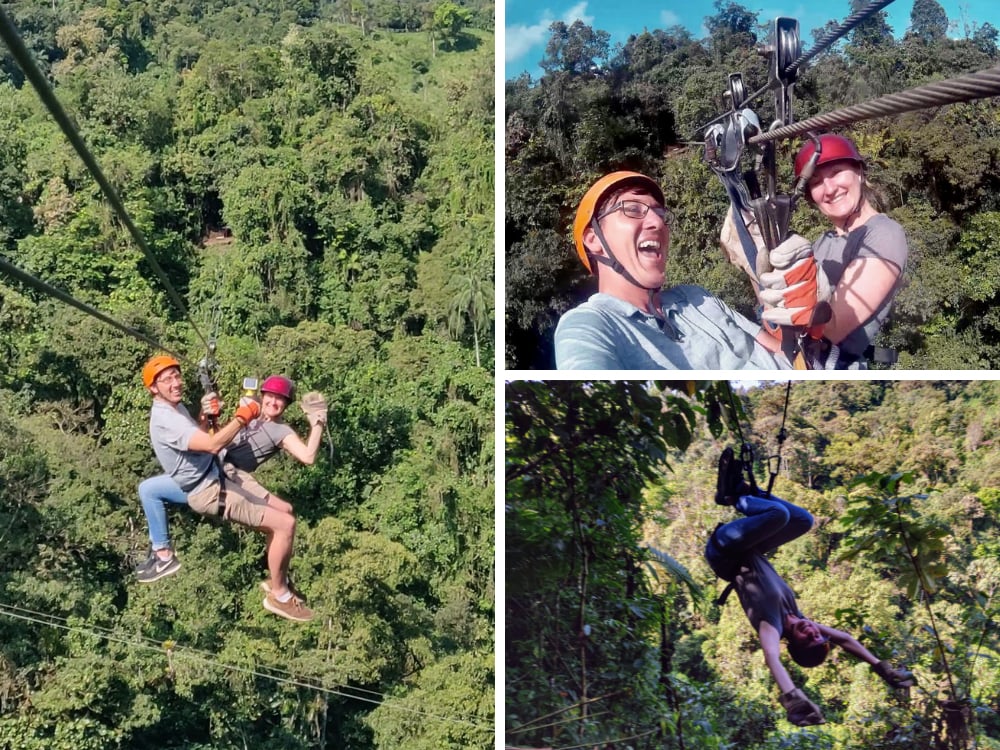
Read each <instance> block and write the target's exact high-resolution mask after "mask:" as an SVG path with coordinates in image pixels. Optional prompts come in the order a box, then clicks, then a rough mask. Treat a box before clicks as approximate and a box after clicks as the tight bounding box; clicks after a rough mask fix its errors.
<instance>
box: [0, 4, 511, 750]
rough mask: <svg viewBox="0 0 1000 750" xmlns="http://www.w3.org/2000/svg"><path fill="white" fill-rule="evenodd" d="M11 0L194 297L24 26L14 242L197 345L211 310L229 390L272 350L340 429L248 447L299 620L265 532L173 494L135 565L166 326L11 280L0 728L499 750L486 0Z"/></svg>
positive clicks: (14, 138) (1, 144)
mask: <svg viewBox="0 0 1000 750" xmlns="http://www.w3.org/2000/svg"><path fill="white" fill-rule="evenodd" d="M5 12H6V13H8V14H9V15H10V17H11V19H12V20H13V22H14V24H15V25H16V27H17V30H18V31H19V32H20V35H21V37H22V38H23V40H24V43H25V45H26V47H27V49H28V50H29V52H30V54H31V57H32V58H33V59H34V60H35V62H36V63H37V64H38V65H39V66H40V68H41V69H42V72H43V74H44V76H45V78H46V80H47V81H48V82H49V83H50V85H51V86H52V87H53V89H54V91H55V95H56V97H57V98H58V99H59V101H60V102H61V103H62V105H63V107H65V109H66V110H67V111H68V113H69V115H70V117H71V118H72V119H73V121H74V122H75V123H76V125H77V127H78V129H79V131H80V133H81V135H82V136H83V139H84V140H85V141H86V143H87V145H88V147H89V148H90V150H91V151H92V152H93V154H94V156H95V157H96V159H97V161H98V162H99V163H100V165H101V167H102V169H103V171H104V173H105V174H106V175H107V177H108V179H109V181H110V182H111V183H112V184H113V185H114V187H115V189H116V191H117V192H118V193H119V194H120V196H121V198H122V201H123V202H124V204H125V206H126V208H127V210H128V214H129V216H130V217H131V218H132V220H133V222H134V223H135V225H136V226H137V227H138V229H139V230H140V231H141V233H142V235H143V236H144V237H145V239H146V241H147V243H148V245H149V247H150V248H152V250H153V253H154V255H155V260H156V262H157V263H158V264H159V265H160V266H161V267H162V268H163V269H164V270H165V271H166V276H167V278H168V279H169V286H170V287H173V288H174V289H175V291H176V292H177V293H178V294H179V296H180V298H181V299H182V300H183V303H184V305H186V307H187V310H188V311H189V313H190V316H189V317H185V316H184V315H183V314H182V312H181V311H180V310H178V309H177V306H176V305H174V304H172V301H171V298H170V296H169V294H168V290H167V289H166V288H165V284H164V283H163V282H162V281H161V279H160V278H159V277H158V276H157V275H155V274H154V273H153V269H152V267H151V263H150V262H149V261H147V259H146V258H145V257H144V255H143V253H141V252H140V250H139V248H137V247H136V246H135V244H134V243H133V242H132V240H131V238H130V237H129V235H128V233H127V232H126V231H125V228H124V227H123V223H122V219H121V217H120V216H118V215H116V214H115V212H114V211H113V210H112V208H111V206H110V205H109V204H108V203H107V202H106V201H105V199H104V196H103V195H102V194H101V191H100V190H99V189H98V186H97V184H96V183H95V181H94V179H93V177H92V175H91V174H90V173H89V172H88V171H87V169H86V168H85V166H84V163H83V162H82V161H81V159H80V157H79V156H78V154H77V153H76V152H75V151H74V150H73V149H72V147H71V146H70V144H69V142H68V141H67V139H66V138H65V137H64V136H63V134H62V132H61V131H60V130H59V128H58V127H57V125H56V122H55V121H54V120H53V118H52V116H51V115H50V113H49V112H48V111H47V110H46V108H45V107H44V106H43V104H42V102H41V101H40V100H39V97H38V95H37V94H36V92H35V91H34V90H33V87H32V86H31V85H30V84H29V83H28V82H26V80H25V77H24V74H23V71H22V70H21V68H20V67H19V66H18V65H17V64H16V61H15V59H14V58H13V57H12V56H11V55H10V54H8V50H6V49H4V50H3V51H2V52H3V54H0V255H2V256H3V258H4V259H5V260H7V261H9V263H10V264H13V265H14V266H17V267H18V268H20V269H23V270H24V271H25V272H27V273H28V274H31V275H33V276H35V277H37V278H39V279H41V280H43V281H45V282H47V283H48V284H51V285H52V286H54V287H56V288H58V289H60V290H63V291H64V292H66V293H68V294H69V295H72V296H73V297H74V298H75V299H77V300H79V301H81V302H83V303H85V304H87V305H90V306H92V307H94V308H96V309H98V310H100V311H101V312H103V313H104V314H106V315H108V316H110V317H111V318H113V319H115V320H117V321H119V322H121V323H122V324H124V325H127V326H130V327H133V328H135V329H138V331H140V332H141V333H142V334H144V335H146V336H148V337H150V338H152V339H154V340H156V341H157V342H162V344H163V345H164V346H165V347H169V348H170V349H172V350H174V351H178V352H181V353H182V354H183V355H184V356H185V357H187V358H189V359H190V360H192V361H197V360H198V359H199V358H201V357H203V356H204V355H205V344H204V343H203V340H201V339H199V337H198V336H197V335H196V329H197V331H200V332H201V333H202V334H205V335H211V336H215V337H217V342H218V345H217V351H216V353H215V356H216V358H217V360H218V363H219V369H218V370H217V371H216V372H215V373H214V374H215V378H216V382H217V383H218V384H219V389H220V395H221V398H222V401H223V402H224V403H225V406H224V409H223V412H224V416H225V418H227V419H229V418H231V415H232V411H233V409H235V408H236V406H237V402H238V399H239V395H240V385H241V382H242V380H243V378H244V377H247V376H252V377H257V378H262V377H264V376H266V375H268V374H271V373H283V374H285V375H287V376H289V377H291V378H292V379H294V380H295V381H296V382H297V384H298V386H299V388H300V389H301V392H305V391H309V390H315V391H320V392H321V393H323V394H324V395H325V397H326V399H327V401H328V403H329V404H330V410H329V428H330V430H329V436H328V438H324V441H323V444H322V446H321V448H320V451H319V458H318V459H317V461H316V462H315V464H313V465H312V466H309V467H302V466H300V465H298V464H297V463H296V462H294V461H291V460H289V459H288V458H279V459H275V460H274V461H273V462H271V464H270V465H268V466H266V467H265V468H262V469H261V471H260V472H258V478H259V479H260V481H261V483H262V484H264V486H265V487H267V488H268V489H269V490H271V491H272V492H274V493H275V494H277V495H280V496H281V497H283V498H285V499H287V500H288V501H289V502H291V503H292V505H293V506H294V508H295V513H296V516H297V519H298V529H297V532H296V549H295V553H294V557H293V563H292V571H291V575H292V578H293V580H294V582H295V585H296V586H297V587H298V589H300V590H302V591H303V592H304V593H306V595H307V597H308V601H309V606H310V607H311V608H313V609H314V610H315V611H316V613H317V616H316V618H315V620H313V621H312V622H310V623H306V624H293V623H289V622H288V621H286V620H281V619H279V618H276V617H274V616H273V615H270V614H269V613H267V612H265V611H264V610H263V609H262V608H261V593H260V589H259V588H258V584H259V583H260V581H261V580H262V577H263V575H264V572H263V571H264V564H263V560H262V552H263V543H264V540H263V536H261V535H260V534H257V533H254V532H250V531H246V530H241V529H239V528H238V527H235V526H231V525H216V524H212V523H207V522H205V521H204V520H200V519H199V517H198V516H197V515H195V514H194V513H193V512H191V511H189V510H188V509H185V508H173V509H171V511H170V527H171V533H172V538H173V541H174V544H175V546H176V548H177V550H178V554H179V557H180V559H181V560H182V561H183V567H182V569H181V570H180V571H178V572H177V573H176V574H175V575H173V576H171V577H170V578H166V579H163V580H160V581H157V582H156V583H150V584H139V583H137V582H136V577H135V571H134V569H133V566H134V565H135V563H136V562H138V561H139V560H141V559H143V558H144V557H145V555H146V550H147V546H148V544H149V541H148V538H147V531H146V523H145V519H144V517H143V514H142V510H141V508H140V505H139V500H138V497H137V489H136V488H137V485H138V483H139V482H140V481H141V480H143V479H144V478H146V477H149V476H152V475H154V474H158V473H160V471H161V469H160V467H159V466H158V464H157V463H156V460H155V459H154V456H153V453H152V450H151V448H150V439H149V428H148V421H149V409H150V395H149V393H148V392H147V391H146V390H145V389H144V388H143V385H142V382H141V380H140V376H139V371H140V368H141V366H142V363H143V362H145V361H146V360H147V359H148V358H149V357H150V355H152V354H153V353H154V351H153V350H152V349H151V348H150V345H149V344H148V343H145V342H143V341H141V340H138V339H136V338H133V337H130V336H126V335H124V334H123V333H122V332H121V331H119V330H115V329H113V328H111V327H109V326H108V325H105V324H104V323H102V322H100V321H99V320H97V319H95V318H93V317H90V316H88V315H84V314H83V313H81V312H80V311H78V310H76V309H73V308H71V307H69V306H67V305H65V304H63V303H61V302H58V301H56V300H54V299H51V298H49V297H48V296H46V295H44V294H42V293H40V292H38V291H36V290H35V289H34V288H29V287H28V286H26V285H25V284H23V283H20V282H19V281H16V280H13V279H9V278H3V277H0V352H2V356H0V747H3V748H9V749H10V750H108V749H111V748H140V747H161V748H171V747H176V748H182V747H183V748H188V749H197V748H230V747H231V748H245V747H252V748H259V749H266V748H271V749H273V750H277V749H278V748H281V749H283V750H284V749H288V750H290V749H292V748H306V747H309V748H324V747H326V748H337V747H350V748H362V749H363V748H400V747H406V748H425V749H426V750H431V749H434V750H437V749H438V748H463V749H464V748H487V747H491V746H492V743H493V738H494V735H495V731H494V713H495V712H494V697H493V695H494V690H493V684H494V626H493V611H494V580H493V578H494V538H493V536H494V531H493V529H494V521H493V518H494V513H493V505H494V481H493V468H494V451H495V448H494V419H493V404H494V379H493V375H492V372H491V371H492V366H493V349H494V344H493V300H494V290H493V258H494V254H493V213H492V212H493V205H494V200H493V195H494V186H493V183H494V175H493V171H494V146H493V144H494V83H493V81H494V75H493V60H494V52H493V47H494V39H493V6H492V4H490V3H488V2H485V1H483V0H470V1H469V2H450V1H449V0H442V1H441V2H431V3H427V4H417V3H401V2H391V1H388V2H380V1H377V0H362V1H360V2H350V3H348V2H346V0H295V1H294V2H270V3H269V2H256V1H254V0H235V1H234V0H226V2H221V1H218V0H211V1H205V2H200V1H197V0H169V1H167V0H164V1H162V2H127V3H126V2H118V0H106V1H103V0H101V1H93V2H83V1H78V0H58V2H56V1H54V0H39V1H37V2H36V1H31V2H18V3H13V4H7V5H6V6H5ZM184 376H185V394H186V399H185V403H186V404H187V405H188V406H189V407H190V408H192V410H193V411H195V413H196V409H197V404H198V399H199V398H200V396H201V389H200V386H199V383H198V378H197V373H196V372H195V371H194V368H191V367H186V366H185V369H184ZM287 418H288V421H289V423H290V424H291V426H292V427H293V428H294V429H295V430H296V432H297V433H298V434H300V435H301V434H303V433H304V432H305V429H304V427H305V425H306V421H305V415H304V414H303V413H302V412H301V410H300V409H299V407H298V406H297V405H293V406H292V407H290V408H289V410H288V412H287Z"/></svg>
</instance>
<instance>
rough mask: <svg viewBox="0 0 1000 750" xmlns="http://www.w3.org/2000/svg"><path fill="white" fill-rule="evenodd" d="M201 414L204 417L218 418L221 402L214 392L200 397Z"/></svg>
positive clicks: (220, 411)
mask: <svg viewBox="0 0 1000 750" xmlns="http://www.w3.org/2000/svg"><path fill="white" fill-rule="evenodd" d="M201 413H202V415H204V416H206V417H218V416H219V414H221V413H222V402H221V401H219V394H218V393H216V392H215V391H212V392H211V393H206V394H205V395H204V396H202V397H201Z"/></svg>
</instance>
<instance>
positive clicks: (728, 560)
mask: <svg viewBox="0 0 1000 750" xmlns="http://www.w3.org/2000/svg"><path fill="white" fill-rule="evenodd" d="M736 507H737V508H738V509H739V510H741V511H742V512H743V513H744V516H743V518H737V519H736V520H735V521H730V522H729V523H725V524H723V525H721V526H719V527H718V528H717V529H716V530H715V532H714V533H713V534H712V535H711V536H710V537H709V539H708V544H707V545H706V546H705V559H707V560H708V564H709V565H711V566H712V570H714V571H715V572H716V574H717V575H718V576H719V577H721V578H724V579H726V580H731V577H732V575H734V568H735V570H738V569H739V561H740V560H741V559H743V558H744V557H746V556H748V555H750V554H753V553H757V554H761V555H763V554H764V553H765V552H768V551H770V550H773V549H777V548H778V547H780V546H781V545H782V544H785V543H786V542H790V541H792V540H793V539H797V538H798V537H800V536H802V535H803V534H805V533H806V532H807V531H809V529H811V528H812V525H813V517H812V514H811V513H809V511H807V510H804V509H803V508H800V507H799V506H797V505H793V504H792V503H790V502H788V501H786V500H782V499H781V498H779V497H770V498H765V497H757V496H755V495H744V496H743V497H741V498H740V501H739V502H738V503H737V506H736Z"/></svg>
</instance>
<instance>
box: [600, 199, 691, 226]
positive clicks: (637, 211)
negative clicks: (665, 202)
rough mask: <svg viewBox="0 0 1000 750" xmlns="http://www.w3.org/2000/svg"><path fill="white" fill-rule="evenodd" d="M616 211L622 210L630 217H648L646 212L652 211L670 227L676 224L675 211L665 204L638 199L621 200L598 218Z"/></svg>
mask: <svg viewBox="0 0 1000 750" xmlns="http://www.w3.org/2000/svg"><path fill="white" fill-rule="evenodd" d="M615 211H621V212H622V213H623V214H625V215H626V216H627V217H628V218H630V219H643V218H645V217H646V214H648V213H649V212H650V211H652V212H653V213H654V214H656V215H657V216H659V217H660V218H661V219H663V223H664V224H666V225H667V226H668V227H670V226H673V224H674V213H673V211H671V210H670V209H669V208H665V207H663V206H651V205H649V204H648V203H643V202H642V201H636V200H624V201H619V202H618V203H616V204H615V205H613V206H612V207H611V208H609V209H608V210H606V211H605V212H604V213H602V214H601V215H600V216H598V217H597V220H598V221H600V220H601V219H603V218H604V217H605V216H610V215H611V214H613V213H614V212H615Z"/></svg>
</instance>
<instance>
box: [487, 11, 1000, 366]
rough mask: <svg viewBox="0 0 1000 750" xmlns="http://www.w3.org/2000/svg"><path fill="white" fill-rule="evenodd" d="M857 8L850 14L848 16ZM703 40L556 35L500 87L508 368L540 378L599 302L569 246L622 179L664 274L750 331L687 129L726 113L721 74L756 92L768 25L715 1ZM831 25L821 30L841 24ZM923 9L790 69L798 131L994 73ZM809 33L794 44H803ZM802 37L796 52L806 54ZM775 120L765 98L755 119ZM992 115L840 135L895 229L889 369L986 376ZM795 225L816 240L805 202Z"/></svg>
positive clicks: (817, 223) (860, 128) (738, 281)
mask: <svg viewBox="0 0 1000 750" xmlns="http://www.w3.org/2000/svg"><path fill="white" fill-rule="evenodd" d="M862 5H867V4H866V3H862V2H861V1H860V0H853V1H852V3H851V7H852V9H853V10H857V9H858V8H860V7H861V6H862ZM715 8H716V11H717V12H716V14H715V15H712V16H708V17H707V18H706V19H705V28H706V29H708V35H707V36H706V37H705V38H702V39H696V38H694V36H693V35H692V34H691V33H690V32H688V31H686V30H685V29H683V28H681V27H676V26H675V27H671V28H668V29H651V30H646V31H643V32H642V33H636V34H634V35H632V36H631V37H629V39H628V40H627V41H626V43H625V44H624V45H623V46H621V47H618V48H615V49H613V50H612V49H611V48H610V46H609V42H608V39H609V37H608V35H607V33H606V32H602V31H600V30H595V29H592V28H591V27H589V26H586V25H585V24H583V23H582V22H579V21H578V22H576V23H574V24H572V25H571V26H566V25H565V24H554V25H553V27H552V30H551V32H552V34H551V38H550V42H549V45H548V47H547V49H546V55H545V58H544V59H543V60H542V63H541V67H542V69H543V71H544V73H543V75H542V76H541V78H539V79H538V80H532V79H531V78H530V76H528V75H527V74H523V75H522V76H520V77H518V78H515V79H512V80H508V81H507V82H506V95H505V107H506V127H505V148H506V174H505V180H506V187H505V190H506V203H505V211H506V228H505V237H506V257H505V264H506V271H505V294H506V308H505V311H506V312H505V316H506V323H505V330H506V342H505V347H506V348H505V359H506V362H507V366H508V367H510V368H512V369H525V368H545V369H549V368H552V367H553V366H554V362H553V359H552V334H553V331H554V328H555V323H556V321H557V319H558V317H559V315H561V314H562V313H563V312H565V311H566V310H567V309H569V308H570V307H572V306H574V305H575V304H578V303H579V302H580V301H582V300H583V299H585V298H586V297H587V296H589V295H590V294H592V293H593V292H594V291H596V290H595V289H594V288H593V286H594V285H593V283H592V282H591V281H588V278H587V277H586V275H585V271H584V269H583V267H582V266H581V265H580V263H579V261H578V260H577V258H576V255H575V253H574V250H573V245H572V240H571V237H570V231H569V228H570V226H571V223H572V217H573V213H574V211H575V209H576V205H577V203H578V201H579V200H580V198H581V197H582V195H583V193H584V191H585V190H586V188H587V187H588V186H589V185H590V183H592V182H593V181H594V180H595V179H596V178H597V177H598V176H599V175H601V174H603V173H606V172H609V171H612V170H614V169H621V168H625V169H634V170H638V171H641V172H645V173H647V174H650V175H651V176H653V177H654V178H656V179H658V180H660V181H661V184H663V185H664V186H665V190H666V192H667V202H668V203H669V204H670V206H671V208H672V209H673V210H674V212H675V214H676V215H677V223H676V228H675V230H674V232H673V233H672V239H671V248H670V258H669V261H668V268H667V272H668V278H669V280H670V283H671V284H684V283H696V284H699V285H701V286H704V287H706V288H707V289H709V290H710V291H712V292H714V293H716V294H717V295H718V296H719V297H721V298H722V299H723V300H725V301H726V302H728V303H729V304H730V305H732V306H733V307H735V308H736V309H738V310H739V311H740V312H742V313H744V314H745V315H747V316H748V317H751V318H753V317H754V315H755V313H754V308H755V304H756V303H755V300H754V298H753V294H752V291H751V289H750V285H749V284H748V283H747V281H746V279H745V277H744V276H743V274H742V273H741V272H740V271H738V270H737V269H736V268H734V267H733V266H730V265H729V263H728V262H727V261H726V260H724V256H723V253H722V251H721V250H720V249H719V247H718V237H719V230H720V228H721V225H722V219H723V217H724V215H725V211H726V209H727V206H728V203H727V200H726V195H725V192H724V190H723V188H722V185H721V184H720V182H719V180H718V178H716V177H715V176H714V174H713V173H712V172H711V171H710V170H709V169H708V167H707V166H706V165H705V163H704V161H703V157H702V152H703V147H701V146H692V145H689V142H691V141H695V142H699V141H700V140H701V139H702V138H703V136H704V133H703V132H701V131H700V130H699V128H700V127H701V126H703V125H704V124H705V123H707V122H709V121H710V120H712V119H713V118H715V117H716V116H717V115H719V114H720V113H722V112H723V111H724V108H723V102H722V95H723V92H724V91H726V90H727V88H728V76H729V74H730V73H737V72H739V73H743V76H744V81H745V82H746V88H747V91H748V92H752V91H756V90H757V89H759V88H760V87H761V86H762V85H764V84H765V83H766V82H767V69H766V64H767V61H766V60H765V59H764V58H762V57H760V56H759V55H758V54H757V47H758V46H759V45H760V44H763V43H764V42H766V41H767V29H766V27H765V26H763V25H761V24H760V23H759V21H762V20H763V21H767V20H769V19H766V18H762V17H760V16H758V14H757V13H756V12H755V11H751V10H749V9H748V8H746V7H744V6H742V5H739V4H737V3H725V2H722V0H717V2H716V3H715ZM843 20H844V19H843V18H837V19H831V22H834V21H835V22H836V23H838V24H839V23H840V22H842V21H843ZM947 28H948V19H947V16H946V15H945V13H944V10H943V9H942V8H941V6H940V4H939V3H937V2H936V0H922V1H921V2H917V3H914V6H913V12H912V14H911V18H910V26H909V29H908V30H907V32H906V33H905V34H900V37H899V38H898V39H897V38H894V37H893V35H892V33H891V30H890V29H889V28H888V25H887V23H886V20H885V13H884V11H879V12H878V13H876V14H875V15H874V16H873V17H872V18H870V19H868V20H867V21H865V22H864V23H862V24H860V25H859V26H858V27H857V28H856V29H855V30H854V31H852V32H850V33H849V34H848V35H847V36H846V37H845V40H844V41H842V42H841V43H839V44H838V45H836V46H835V47H834V48H833V49H832V50H831V51H829V52H826V53H824V54H821V55H819V56H818V57H817V58H815V59H814V60H813V61H812V62H810V63H809V64H808V65H807V66H806V68H805V70H804V71H802V72H800V76H799V81H798V83H797V84H796V86H795V96H796V101H795V107H794V112H795V117H796V119H797V120H803V119H806V118H807V117H810V116H812V115H816V114H821V113H825V112H830V111H833V110H835V109H839V108H842V107H845V106H848V105H852V104H857V103H860V102H863V101H867V100H869V99H872V98H876V97H879V96H882V95H886V94H891V93H896V92H898V91H901V90H904V89H908V88H912V87H914V86H918V85H922V84H926V83H928V82H931V81H939V80H943V79H946V78H950V77H954V76H956V75H958V74H962V73H968V72H972V71H978V70H983V69H985V68H989V67H991V66H994V65H996V64H997V60H998V51H997V39H998V32H997V29H995V28H993V27H992V26H991V25H990V24H983V25H982V26H976V25H973V27H972V28H968V29H966V33H965V36H964V37H963V38H960V39H951V38H949V37H947V36H946V35H945V33H944V31H943V30H946V29H947ZM802 33H803V34H805V33H806V32H805V30H803V32H802ZM813 42H814V40H811V39H808V38H804V39H802V47H803V50H805V51H809V50H810V49H811V48H812V47H813ZM753 106H754V108H755V110H756V111H757V112H758V114H759V115H760V119H761V122H764V123H767V122H770V121H771V120H772V118H773V116H774V113H773V111H772V110H773V104H772V102H771V97H770V95H768V96H767V97H764V98H763V99H762V100H761V101H759V102H757V103H756V104H754V105H753ZM997 118H998V101H997V99H996V98H993V99H985V100H980V101H977V102H973V103H969V104H959V105H953V106H948V107H943V108H937V109H925V110H921V111H918V112H914V113H911V114H906V115H899V116H894V117H884V118H879V119H874V120H868V121H865V122H860V123H857V124H855V125H853V126H852V127H850V128H847V129H845V130H844V132H845V133H846V134H847V135H849V136H851V137H852V138H854V139H855V140H856V141H857V143H858V145H859V147H860V149H861V152H862V154H863V155H864V156H865V157H866V159H867V162H868V174H869V177H870V181H871V182H874V183H875V184H876V185H877V186H879V187H880V189H881V191H882V193H883V197H884V199H885V200H884V204H885V206H884V208H885V210H886V212H887V213H888V214H889V215H890V216H892V217H893V218H894V219H896V220H897V221H899V222H900V223H901V224H902V225H903V227H904V228H905V230H906V232H907V235H908V239H909V244H910V260H909V263H908V267H907V269H906V272H905V287H904V288H903V289H902V291H901V292H900V294H899V297H898V298H897V302H896V305H895V308H894V313H893V314H892V316H891V318H890V324H889V325H888V326H886V327H885V328H884V330H883V332H882V334H881V336H880V341H879V344H880V345H883V346H888V347H891V348H895V349H897V350H898V351H899V352H900V358H899V366H900V367H905V368H918V369H921V368H929V369H974V368H995V367H997V366H998V363H1000V320H998V318H997V312H996V311H997V310H998V309H1000V305H998V304H997V303H998V302H1000V281H998V280H1000V276H998V275H997V273H996V270H995V269H996V266H997V263H996V258H997V257H998V254H1000V244H998V242H1000V240H998V239H997V238H998V237H1000V202H998V201H1000V199H998V197H997V196H998V195H1000V169H998V167H997V164H998V161H1000V137H998V134H997V129H996V122H997ZM798 143H799V141H798V139H793V140H786V141H782V142H781V145H779V151H778V153H779V167H780V169H779V177H780V180H781V184H780V186H779V189H780V190H782V191H785V192H787V191H788V190H790V186H791V163H792V157H793V155H794V149H795V148H796V147H797V145H798ZM792 228H793V230H794V231H797V232H799V233H801V234H804V235H805V236H807V237H816V236H818V234H819V233H820V232H821V231H822V230H823V229H825V228H826V227H825V226H824V224H823V220H822V217H821V216H820V215H819V213H818V212H817V211H815V210H814V209H812V208H809V207H808V206H806V205H805V204H804V203H803V204H801V207H800V209H799V210H798V211H797V212H796V215H795V217H794V220H793V222H792Z"/></svg>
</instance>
